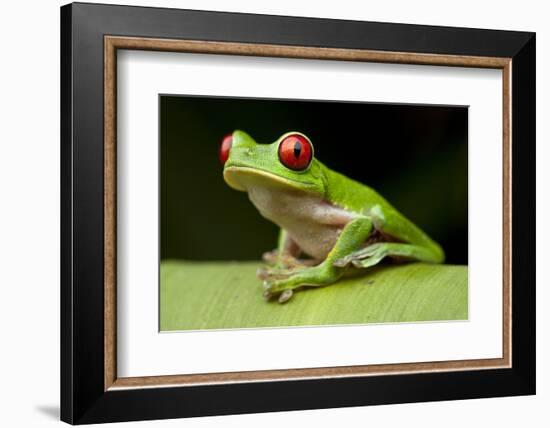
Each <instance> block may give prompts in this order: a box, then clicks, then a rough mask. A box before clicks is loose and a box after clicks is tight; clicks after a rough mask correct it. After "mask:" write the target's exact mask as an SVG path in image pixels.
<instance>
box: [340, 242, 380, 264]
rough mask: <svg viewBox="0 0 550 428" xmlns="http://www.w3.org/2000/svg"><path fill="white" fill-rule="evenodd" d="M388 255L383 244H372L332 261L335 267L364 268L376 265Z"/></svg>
mask: <svg viewBox="0 0 550 428" xmlns="http://www.w3.org/2000/svg"><path fill="white" fill-rule="evenodd" d="M387 255H388V252H387V251H386V250H385V247H384V246H380V245H378V244H373V245H370V246H368V247H365V248H362V249H360V250H358V251H355V252H353V253H351V254H348V255H347V256H345V257H342V258H340V259H337V260H335V261H334V263H333V265H334V266H336V267H346V266H350V265H351V266H353V267H356V268H361V269H365V268H368V267H371V266H374V265H377V264H378V263H380V262H381V261H382V259H383V258H384V257H386V256H387Z"/></svg>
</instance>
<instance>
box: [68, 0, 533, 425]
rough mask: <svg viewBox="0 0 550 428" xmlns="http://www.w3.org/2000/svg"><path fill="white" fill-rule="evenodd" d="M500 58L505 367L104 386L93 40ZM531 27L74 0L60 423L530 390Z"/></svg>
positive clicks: (98, 78)
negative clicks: (506, 262) (508, 173)
mask: <svg viewBox="0 0 550 428" xmlns="http://www.w3.org/2000/svg"><path fill="white" fill-rule="evenodd" d="M105 35H116V36H135V37H153V38H166V39H186V40H206V41H223V42H239V43H251V44H257V43H261V44H271V45H291V46H315V47H326V48H347V49H368V50H373V51H394V52H411V53H426V54H445V55H467V56H490V57H503V58H511V60H512V85H511V87H512V90H511V102H512V103H511V110H512V126H511V129H512V141H513V144H512V146H511V148H512V151H511V156H512V167H513V175H512V194H511V203H512V210H513V216H512V242H513V247H512V265H513V270H512V299H511V302H512V307H511V318H512V336H511V337H512V346H511V349H512V367H510V368H505V369H493V370H464V371H450V372H430V373H414V374H396V375H391V376H387V375H380V376H378V375H375V376H365V377H346V378H323V379H306V380H292V381H262V382H253V383H231V384H217V385H197V386H185V387H163V388H140V389H127V390H124V389H119V390H112V391H111V390H107V391H105V388H104V371H105V367H104V294H103V293H104V290H103V282H104V254H103V251H104V242H103V240H104V222H103V219H104V181H103V180H104V150H103V141H104V140H103V139H104V127H103V120H104V115H103V114H104V99H103V90H104V64H103V61H104V36H105ZM535 97H536V92H535V34H534V33H528V32H514V31H495V30H482V29H466V28H449V27H435V26H421V25H408V24H390V23H374V22H357V21H343V20H331V19H311V18H297V17H284V16H267V15H252V14H238V13H222V12H206V11H191V10H178V9H161V8H144V7H128V6H112V5H99V4H85V3H74V4H69V5H66V6H63V7H62V8H61V419H62V420H63V421H65V422H68V423H71V424H85V423H98V422H115V421H131V420H144V419H164V418H178V417H190V416H203V415H223V414H237V413H257V412H270V411H282V410H300V409H316V408H329V407H346V406H364V405H373V404H390V403H405V402H419V401H438V400H456V399H469V398H481V397H498V396H512V395H529V394H534V393H535V335H536V330H535Z"/></svg>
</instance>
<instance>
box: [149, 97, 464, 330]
mask: <svg viewBox="0 0 550 428" xmlns="http://www.w3.org/2000/svg"><path fill="white" fill-rule="evenodd" d="M159 115H160V117H159V119H160V136H159V140H160V143H159V144H160V148H159V150H160V219H161V220H160V226H159V227H160V241H161V242H160V330H161V331H185V330H202V329H243V328H265V327H291V326H326V325H341V324H368V323H401V322H421V321H451V320H466V319H468V267H467V266H468V108H467V107H466V106H443V105H412V104H386V103H383V104H381V103H368V102H338V101H307V100H286V99H252V98H232V97H201V96H185V95H174V94H164V95H160V96H159Z"/></svg>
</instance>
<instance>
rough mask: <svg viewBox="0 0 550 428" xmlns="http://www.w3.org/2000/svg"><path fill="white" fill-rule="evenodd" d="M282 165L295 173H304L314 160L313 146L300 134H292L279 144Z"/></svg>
mask: <svg viewBox="0 0 550 428" xmlns="http://www.w3.org/2000/svg"><path fill="white" fill-rule="evenodd" d="M279 159H280V160H281V163H282V164H283V165H284V166H286V167H287V168H290V169H292V170H294V171H303V170H304V169H306V168H307V167H308V166H309V164H310V163H311V159H313V146H312V145H311V143H310V142H309V140H308V139H307V138H306V137H304V136H302V135H300V134H291V135H288V136H287V137H285V139H284V140H283V141H281V143H280V144H279Z"/></svg>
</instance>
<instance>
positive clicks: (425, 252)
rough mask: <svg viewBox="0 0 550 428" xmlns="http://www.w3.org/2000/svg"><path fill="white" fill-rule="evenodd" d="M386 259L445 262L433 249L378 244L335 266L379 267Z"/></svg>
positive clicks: (417, 246) (353, 254) (397, 244)
mask: <svg viewBox="0 0 550 428" xmlns="http://www.w3.org/2000/svg"><path fill="white" fill-rule="evenodd" d="M386 257H393V258H399V259H405V260H417V261H421V262H427V263H441V262H442V261H443V260H442V258H441V254H440V253H439V252H437V251H433V250H432V249H431V248H426V247H422V246H419V245H413V244H403V243H398V242H378V243H376V244H372V245H369V246H368V247H365V248H362V249H360V250H357V251H355V252H353V253H351V254H349V255H347V256H345V257H342V258H340V259H338V260H335V261H334V266H337V267H345V266H349V265H352V266H354V267H356V268H368V267H371V266H374V265H377V264H378V263H380V262H381V261H382V260H383V259H384V258H386Z"/></svg>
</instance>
